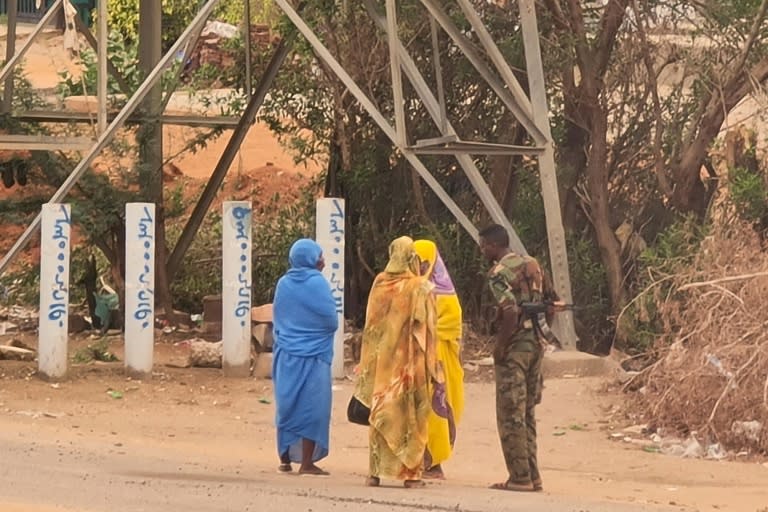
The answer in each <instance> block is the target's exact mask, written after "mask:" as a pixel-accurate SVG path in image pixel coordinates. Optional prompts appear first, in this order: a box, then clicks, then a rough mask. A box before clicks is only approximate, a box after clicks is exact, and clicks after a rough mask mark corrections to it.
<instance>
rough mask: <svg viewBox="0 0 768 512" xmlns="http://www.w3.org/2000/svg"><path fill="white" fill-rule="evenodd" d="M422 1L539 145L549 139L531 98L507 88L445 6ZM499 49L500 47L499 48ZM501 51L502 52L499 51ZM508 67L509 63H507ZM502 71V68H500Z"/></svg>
mask: <svg viewBox="0 0 768 512" xmlns="http://www.w3.org/2000/svg"><path fill="white" fill-rule="evenodd" d="M421 3H422V4H423V5H424V7H426V8H427V10H428V11H429V12H430V14H431V15H432V16H433V17H434V18H435V20H437V22H438V23H439V24H440V26H441V27H443V30H445V32H446V33H447V34H448V35H449V36H450V37H451V39H453V41H454V43H456V45H457V46H458V47H459V48H460V49H461V51H462V52H463V53H464V55H465V56H466V57H467V59H469V61H470V62H471V63H472V65H473V66H474V67H475V69H476V70H477V71H478V73H480V76H482V77H483V79H484V80H485V81H486V82H487V83H488V85H489V86H490V87H491V89H493V91H494V92H495V93H496V95H497V96H498V97H499V98H500V99H501V101H502V102H504V104H505V105H506V107H507V108H508V109H509V111H510V112H512V113H513V114H514V115H515V118H516V119H517V120H518V121H519V122H520V124H521V125H522V126H523V127H524V128H525V129H526V130H527V131H528V133H529V134H530V135H531V137H533V140H534V141H535V142H536V144H537V145H542V144H544V143H545V142H546V141H547V139H546V137H545V136H544V134H543V133H542V132H541V130H539V128H538V126H536V123H535V122H534V121H533V118H532V114H531V112H532V111H531V103H530V100H528V98H527V97H526V96H525V94H522V96H520V95H518V94H517V93H516V91H515V90H513V89H507V86H506V85H505V84H504V82H503V81H502V80H500V79H499V77H498V76H497V75H496V74H495V73H494V72H493V70H492V69H491V68H490V67H489V66H488V65H487V64H486V63H485V61H484V59H483V58H482V57H481V56H480V54H478V52H477V51H476V50H475V47H474V44H473V43H472V42H471V41H470V40H469V39H467V37H466V36H465V35H464V34H463V33H462V32H461V30H459V28H458V27H457V26H456V24H455V23H454V22H453V20H452V19H451V17H450V16H448V14H447V13H446V12H445V11H444V10H443V8H442V7H441V6H440V5H439V4H438V3H437V2H436V1H435V0H421ZM497 51H498V48H497ZM499 53H500V52H499ZM507 67H508V65H507ZM499 71H500V72H501V71H502V70H501V69H500V70H499Z"/></svg>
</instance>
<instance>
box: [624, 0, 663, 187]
mask: <svg viewBox="0 0 768 512" xmlns="http://www.w3.org/2000/svg"><path fill="white" fill-rule="evenodd" d="M632 10H633V12H634V13H635V18H636V19H637V32H638V34H639V36H640V42H641V43H642V50H641V51H642V53H643V62H644V63H645V68H646V79H647V87H648V89H649V91H650V93H651V97H652V98H653V117H654V125H655V126H654V134H653V159H654V166H653V168H654V171H655V172H656V179H657V180H658V182H659V188H660V189H661V192H662V193H663V194H664V195H665V196H666V197H670V196H672V185H671V184H670V183H669V179H668V178H667V174H666V172H665V171H664V151H663V148H662V143H663V141H664V117H663V115H662V110H661V100H660V99H659V84H658V83H657V80H656V71H655V70H654V69H653V59H652V58H651V54H650V52H649V43H648V35H647V33H646V31H645V26H643V16H641V15H640V9H639V8H638V7H637V1H636V0H632Z"/></svg>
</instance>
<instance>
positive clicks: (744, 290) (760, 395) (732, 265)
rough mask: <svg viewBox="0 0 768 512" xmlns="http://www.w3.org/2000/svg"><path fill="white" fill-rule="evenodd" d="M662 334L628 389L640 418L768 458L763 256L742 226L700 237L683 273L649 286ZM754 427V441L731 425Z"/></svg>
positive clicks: (767, 304)
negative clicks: (651, 358) (634, 395)
mask: <svg viewBox="0 0 768 512" xmlns="http://www.w3.org/2000/svg"><path fill="white" fill-rule="evenodd" d="M645 293H647V294H652V295H653V297H654V299H653V301H654V303H655V306H656V311H658V314H659V319H660V320H661V322H662V324H663V325H664V330H665V335H664V336H662V337H661V338H660V339H659V340H658V341H657V344H656V346H655V348H654V352H655V355H656V356H657V361H656V362H655V363H654V364H653V365H651V366H649V367H648V368H646V369H645V370H644V371H643V372H642V373H641V374H640V375H638V377H637V378H636V379H635V382H633V383H632V384H633V385H632V386H631V387H632V388H633V389H638V388H639V387H640V386H642V389H643V393H638V400H639V403H640V404H641V405H642V408H643V411H644V413H645V415H646V417H647V420H648V421H649V422H650V423H651V424H652V425H654V426H656V427H664V428H671V429H674V430H676V431H678V432H680V433H686V434H687V433H690V432H697V433H698V435H699V436H703V437H705V438H708V439H709V440H710V441H712V442H720V443H722V444H723V445H724V446H725V447H727V448H729V449H732V450H737V451H744V450H745V451H749V452H751V453H763V454H765V453H768V253H766V252H764V250H763V247H761V243H760V240H759V238H758V237H757V235H756V234H755V232H754V231H753V230H752V229H751V228H750V227H749V226H743V225H738V226H737V225H733V224H732V225H731V226H730V227H727V228H723V229H720V230H719V231H717V232H715V233H714V234H713V235H712V236H710V237H708V238H707V239H706V240H705V241H704V242H703V244H702V246H701V250H700V252H699V254H698V255H697V257H696V259H695V260H694V262H693V263H692V264H691V265H690V267H689V269H688V270H687V271H686V272H684V273H678V274H676V275H674V276H671V277H668V278H665V280H664V282H663V283H661V282H660V283H659V285H658V286H655V287H654V286H652V287H649V288H648V289H647V290H646V291H645ZM745 421H758V422H760V424H762V426H763V428H762V430H761V431H760V432H759V433H758V435H756V436H755V435H747V434H744V433H743V432H739V429H738V424H737V426H736V428H734V424H735V422H745Z"/></svg>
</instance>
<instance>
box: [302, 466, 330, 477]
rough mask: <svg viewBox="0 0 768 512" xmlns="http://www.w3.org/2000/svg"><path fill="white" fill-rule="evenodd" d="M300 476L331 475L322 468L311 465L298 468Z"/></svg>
mask: <svg viewBox="0 0 768 512" xmlns="http://www.w3.org/2000/svg"><path fill="white" fill-rule="evenodd" d="M299 474H300V475H301V476H331V474H330V473H329V472H327V471H325V470H324V469H320V468H319V467H317V466H313V467H311V468H309V469H299Z"/></svg>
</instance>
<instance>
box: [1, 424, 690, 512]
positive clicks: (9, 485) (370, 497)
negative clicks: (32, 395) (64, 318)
mask: <svg viewBox="0 0 768 512" xmlns="http://www.w3.org/2000/svg"><path fill="white" fill-rule="evenodd" d="M214 449H215V446H214V444H213V443H212V445H211V452H210V454H209V456H208V457H202V458H199V459H198V460H194V459H192V460H189V459H188V460H184V458H183V457H181V456H180V455H181V454H179V453H178V452H174V451H168V450H162V449H160V448H158V447H151V446H146V447H144V449H143V450H142V449H138V450H132V451H131V452H128V451H126V450H125V448H124V447H122V446H120V443H115V444H112V445H109V444H101V445H100V444H98V443H93V442H89V441H86V442H85V443H78V444H75V442H73V441H55V440H51V441H47V440H45V441H41V440H39V439H37V440H36V439H32V438H31V436H29V435H26V434H24V433H18V432H9V431H8V430H5V431H3V432H0V510H3V511H5V510H12V511H13V512H52V511H54V510H64V511H67V512H123V511H124V512H168V511H184V512H198V511H199V512H213V511H227V512H229V511H232V512H235V511H238V512H240V511H254V512H255V511H286V512H287V511H290V512H298V511H306V512H310V511H311V512H330V511H333V512H344V511H360V512H384V511H392V510H395V511H397V510H403V511H406V510H434V511H442V510H445V511H457V512H460V511H467V512H481V511H487V512H496V511H498V512H501V511H517V510H520V511H529V512H543V511H548V510H552V511H558V512H567V511H574V512H577V511H578V512H587V511H589V512H600V511H606V512H607V511H610V512H638V511H644V510H647V511H660V510H679V508H678V509H663V508H653V507H643V506H635V505H623V504H617V503H590V502H589V501H586V500H573V499H566V498H563V497H554V496H548V495H546V494H535V495H534V494H531V495H527V494H516V493H501V492H493V491H490V490H486V489H483V488H479V487H460V486H457V487H452V486H450V485H449V484H443V485H434V486H429V487H428V488H426V489H420V490H405V489H403V488H401V487H394V486H393V487H382V488H378V489H369V488H366V487H363V486H362V485H361V483H362V476H361V475H352V474H342V475H334V476H333V477H332V478H323V479H320V478H312V477H299V476H295V475H292V476H288V475H279V474H277V473H276V472H274V470H273V469H271V468H264V467H254V466H250V465H248V464H242V465H239V466H227V465H226V463H225V464H223V465H222V464H221V463H220V462H218V461H217V459H216V456H215V453H214V452H213V450H214ZM393 485H394V484H393ZM59 507H60V508H59Z"/></svg>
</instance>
